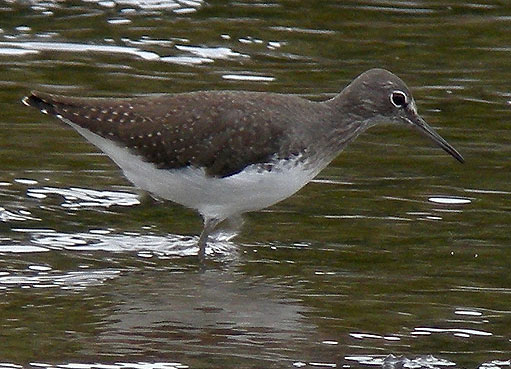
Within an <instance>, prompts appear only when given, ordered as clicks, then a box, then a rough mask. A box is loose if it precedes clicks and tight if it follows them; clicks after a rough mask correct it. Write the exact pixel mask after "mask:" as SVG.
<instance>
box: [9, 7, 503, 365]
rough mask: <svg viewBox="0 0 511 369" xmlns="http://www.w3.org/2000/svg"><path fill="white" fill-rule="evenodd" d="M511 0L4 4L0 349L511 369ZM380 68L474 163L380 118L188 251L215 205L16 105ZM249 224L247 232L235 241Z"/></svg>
mask: <svg viewBox="0 0 511 369" xmlns="http://www.w3.org/2000/svg"><path fill="white" fill-rule="evenodd" d="M509 14H511V5H507V3H506V2H501V1H486V2H480V3H476V2H456V1H421V2H411V1H410V2H403V1H370V0H368V1H363V2H354V1H353V2H352V1H342V2H341V1H323V2H308V1H274V2H260V1H250V2H249V1H247V2H242V1H241V2H220V1H217V2H215V1H199V0H195V1H185V0H181V1H179V0H176V1H128V0H126V1H73V2H57V1H44V2H39V1H31V2H13V1H7V2H4V3H3V4H2V5H1V6H0V86H1V88H0V111H1V114H0V231H1V232H0V295H1V298H0V337H1V338H2V339H1V344H0V362H2V364H0V367H2V368H4V367H5V368H19V367H32V368H49V367H58V368H293V367H294V368H302V367H303V368H335V367H336V368H341V367H345V368H347V367H357V368H358V367H379V366H382V367H384V368H401V367H404V368H444V367H463V368H485V369H489V368H509V367H510V366H511V362H510V360H511V328H510V327H511V308H510V307H511V277H510V272H509V264H510V261H511V251H510V247H511V237H510V231H509V228H510V225H511V203H510V201H509V198H510V194H511V187H510V180H509V178H510V177H509V173H510V169H511V167H510V164H509V163H510V162H509V157H510V156H511V146H510V144H509V142H511V130H510V129H509V116H510V114H509V113H510V107H511V92H510V87H509V81H510V80H511V65H510V62H509V61H510V60H511V59H510V57H511V55H510V53H511V44H510V42H509V28H510V26H511V17H510V16H509ZM371 67H384V68H388V69H390V70H392V71H393V72H395V73H396V74H398V75H399V76H400V77H402V78H403V79H404V80H405V81H406V82H407V83H408V84H409V86H410V87H411V88H412V90H413V93H414V96H415V99H416V101H417V104H418V107H419V111H420V112H421V113H422V115H423V116H424V118H425V119H426V120H427V121H428V122H429V123H430V124H431V125H433V126H434V127H436V128H437V129H438V131H439V132H440V133H441V134H442V135H443V136H444V137H445V138H446V139H447V140H448V141H449V142H450V143H451V144H453V145H454V146H455V147H456V148H457V149H459V150H460V151H461V153H462V154H463V155H464V156H465V159H466V164H464V165H460V164H459V163H457V162H456V161H455V160H453V159H452V158H450V157H448V156H447V155H446V154H445V153H444V152H442V151H441V150H439V149H437V148H435V147H433V146H432V145H431V144H430V143H429V142H428V141H426V140H424V139H423V138H422V137H420V136H419V135H417V134H416V132H411V131H409V130H407V129H404V128H402V127H390V126H388V127H378V128H375V129H371V130H370V131H369V132H367V133H366V134H364V135H363V136H361V137H360V138H359V139H358V140H357V141H356V142H355V143H354V144H353V145H351V146H350V147H349V148H348V149H347V150H346V151H345V152H344V153H342V154H341V155H340V156H339V158H338V159H336V160H335V161H334V162H333V163H332V164H331V165H330V166H329V167H328V168H327V169H326V170H325V171H323V172H322V173H321V174H320V176H319V177H318V178H317V179H316V180H315V181H314V182H313V183H311V184H309V185H308V186H306V187H305V188H304V189H303V190H301V191H300V192H299V193H298V194H296V195H295V196H293V197H291V198H290V199H287V200H286V201H284V202H282V203H280V204H277V205H275V206H273V207H272V208H270V209H266V210H264V211H260V212H256V213H251V214H248V215H246V216H245V218H244V220H245V222H244V225H243V227H242V228H241V231H239V232H237V233H236V232H235V231H233V230H232V229H229V228H227V229H224V230H222V232H220V233H218V234H217V235H216V236H215V237H216V240H215V242H214V243H213V244H212V247H211V249H210V250H209V252H210V255H211V257H210V259H211V260H212V262H211V263H210V265H209V267H208V269H207V270H206V271H204V272H201V271H200V269H199V268H198V266H197V263H196V260H195V258H194V257H193V255H194V254H196V252H197V249H196V247H195V242H196V241H197V234H198V233H199V231H200V229H201V222H200V219H199V217H198V216H197V215H196V214H194V213H193V212H192V211H190V210H187V209H183V208H181V207H180V206H178V205H174V204H171V203H168V202H161V201H158V200H155V199H153V198H151V197H150V196H148V195H147V194H144V193H143V192H141V191H138V190H136V189H134V188H133V187H131V186H130V184H129V183H128V182H127V180H125V179H124V178H123V177H122V174H121V172H120V171H119V170H118V169H117V167H116V166H115V165H114V164H113V163H112V162H110V161H109V160H108V158H106V157H105V156H103V155H101V154H100V153H98V152H97V151H96V149H95V148H94V147H92V146H91V145H89V144H88V143H86V142H85V141H84V140H83V139H82V138H81V137H79V136H78V135H77V134H76V133H75V132H74V131H72V130H71V129H68V128H67V127H65V126H63V125H62V124H59V123H58V122H56V121H55V120H54V119H52V118H50V117H47V116H43V115H41V114H40V113H39V112H37V111H35V110H34V109H29V108H26V107H24V106H22V105H21V103H20V99H21V97H23V96H24V95H25V94H26V93H27V92H28V91H29V90H30V89H39V90H48V91H53V92H58V93H65V94H73V95H85V96H124V95H133V94H150V93H157V92H182V91H193V90H210V89H240V90H241V89H243V90H257V91H276V92H284V93H292V94H298V95H300V96H304V97H307V98H311V99H314V100H321V99H326V98H329V97H331V96H333V94H335V93H336V92H338V91H339V90H340V89H342V88H343V87H344V86H345V85H346V84H347V83H349V81H351V80H352V79H353V78H354V77H355V76H356V75H358V74H359V73H361V72H363V71H364V70H366V69H369V68H371ZM234 236H235V237H234Z"/></svg>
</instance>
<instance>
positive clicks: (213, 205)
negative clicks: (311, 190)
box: [65, 120, 322, 219]
mask: <svg viewBox="0 0 511 369" xmlns="http://www.w3.org/2000/svg"><path fill="white" fill-rule="evenodd" d="M65 122H66V123H67V124H69V125H70V126H72V127H73V128H74V129H76V131H77V132H78V133H80V134H81V135H82V136H83V137H85V139H87V140H88V141H90V142H91V143H92V144H94V145H95V146H97V147H98V148H99V149H101V150H102V151H103V152H104V153H105V154H107V155H108V156H109V157H110V158H111V159H112V160H113V161H114V162H115V163H116V164H117V165H118V166H119V167H120V168H121V169H122V171H123V172H124V175H125V176H126V177H127V178H128V179H129V180H130V181H131V182H132V183H133V184H135V185H136V186H137V187H139V188H141V189H143V190H146V191H149V192H151V193H153V194H155V195H156V196H158V197H161V198H164V199H167V200H171V201H174V202H176V203H178V204H181V205H184V206H186V207H189V208H192V209H196V210H198V211H199V212H200V213H201V214H202V215H203V216H204V217H210V218H217V219H226V218H228V217H230V216H232V215H235V214H241V213H245V212H249V211H254V210H259V209H262V208H265V207H268V206H270V205H273V204H275V203H277V202H279V201H281V200H284V199H285V198H287V197H289V196H291V195H292V194H294V193H295V192H296V191H298V190H299V189H300V188H302V187H303V186H304V185H305V184H307V183H308V182H309V181H310V180H311V179H312V178H314V177H315V176H316V175H317V174H318V173H319V171H320V170H321V169H322V167H319V168H314V169H308V168H307V167H306V166H305V165H304V164H303V163H301V162H295V163H292V162H281V163H277V165H275V166H274V167H273V168H272V170H271V171H270V172H268V171H260V170H258V168H257V167H256V166H255V165H251V166H249V167H247V168H245V169H244V170H243V171H241V172H240V173H237V174H235V175H232V176H229V177H224V178H217V177H209V176H206V174H205V172H204V170H203V169H202V168H183V169H158V168H156V166H155V165H153V164H152V163H148V162H146V161H143V160H142V158H141V157H140V156H138V155H134V154H133V153H131V152H130V151H129V150H128V149H127V148H124V147H121V146H119V145H117V144H115V143H114V142H112V141H110V140H107V139H105V138H103V137H101V136H99V135H97V134H95V133H92V132H90V131H89V130H86V129H84V128H82V127H80V126H78V125H76V124H74V123H72V122H69V121H68V120H65Z"/></svg>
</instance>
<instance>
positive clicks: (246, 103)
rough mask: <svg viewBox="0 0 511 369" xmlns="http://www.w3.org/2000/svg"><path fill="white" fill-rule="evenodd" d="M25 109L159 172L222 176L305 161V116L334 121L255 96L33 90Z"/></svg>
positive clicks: (292, 101) (299, 104)
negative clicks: (76, 94)
mask: <svg viewBox="0 0 511 369" xmlns="http://www.w3.org/2000/svg"><path fill="white" fill-rule="evenodd" d="M26 102H27V103H28V104H29V105H33V106H36V107H38V108H39V109H41V110H43V111H46V112H47V113H49V114H52V115H55V116H58V117H61V118H64V119H66V120H69V121H70V122H73V123H75V124H77V125H78V126H80V127H82V128H85V129H88V130H90V131H91V132H93V133H95V134H97V135H99V136H101V137H104V138H107V139H109V140H112V141H114V142H116V143H117V144H119V145H121V146H124V147H127V148H129V149H130V150H132V152H134V153H136V154H138V155H141V156H142V157H143V158H144V159H145V160H147V161H148V162H151V163H153V164H154V165H155V166H156V167H157V168H160V169H178V168H183V167H188V166H192V167H196V168H204V169H205V171H206V173H207V174H208V175H210V176H217V177H226V176H230V175H233V174H236V173H238V172H240V171H241V170H243V168H245V167H247V166H249V165H252V164H259V165H260V166H261V168H262V169H264V170H271V168H272V165H273V163H275V162H278V161H279V160H281V159H291V158H294V157H298V156H301V157H303V158H305V157H306V156H308V153H307V150H308V148H309V146H310V145H309V143H308V142H307V141H306V140H305V137H310V133H309V134H308V135H303V134H302V133H303V132H304V131H306V130H308V129H310V126H311V122H309V121H308V120H307V119H304V117H306V116H307V115H308V112H309V111H310V110H313V111H314V110H318V112H319V113H320V112H321V111H322V112H323V116H325V115H327V114H329V111H328V109H326V108H323V109H321V110H319V109H317V108H316V105H317V104H318V103H313V102H310V101H308V100H305V99H301V98H299V97H292V96H285V95H279V94H267V93H255V92H229V91H227V92H195V93H187V94H176V95H161V96H157V97H156V96H152V97H145V98H144V97H142V98H131V99H103V98H88V99H87V98H71V97H64V96H59V95H51V94H44V93H40V92H35V91H34V92H32V95H31V96H30V97H29V98H28V100H26ZM318 118H319V119H321V117H318ZM324 118H327V117H326V116H325V117H324ZM314 132H316V133H317V130H316V131H313V132H312V133H314Z"/></svg>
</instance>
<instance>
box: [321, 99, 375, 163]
mask: <svg viewBox="0 0 511 369" xmlns="http://www.w3.org/2000/svg"><path fill="white" fill-rule="evenodd" d="M324 104H325V105H326V106H327V107H328V108H329V110H330V114H331V115H330V119H329V125H330V127H328V132H327V134H326V135H325V139H326V143H327V146H328V148H329V151H331V152H333V153H335V154H334V155H335V156H337V154H339V152H341V151H342V150H343V149H344V148H345V147H346V146H348V145H349V144H350V142H352V141H353V140H355V139H356V138H357V137H358V136H359V135H360V134H361V133H363V132H364V131H365V130H367V129H368V128H369V127H370V126H371V122H370V121H369V120H368V118H366V117H364V115H363V114H357V113H356V111H357V109H353V105H352V104H353V102H352V101H350V99H349V98H346V96H343V93H340V94H339V95H337V96H335V97H334V98H332V99H330V100H328V101H325V102H324Z"/></svg>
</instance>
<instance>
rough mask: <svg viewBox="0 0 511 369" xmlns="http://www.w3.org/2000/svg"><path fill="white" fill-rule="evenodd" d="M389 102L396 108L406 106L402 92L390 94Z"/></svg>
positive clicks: (404, 95)
mask: <svg viewBox="0 0 511 369" xmlns="http://www.w3.org/2000/svg"><path fill="white" fill-rule="evenodd" d="M390 102H391V103H392V105H394V106H395V107H396V108H404V107H405V106H406V105H408V97H407V96H406V94H405V93H404V92H403V91H400V90H396V91H392V93H391V94H390Z"/></svg>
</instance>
